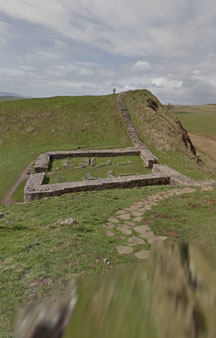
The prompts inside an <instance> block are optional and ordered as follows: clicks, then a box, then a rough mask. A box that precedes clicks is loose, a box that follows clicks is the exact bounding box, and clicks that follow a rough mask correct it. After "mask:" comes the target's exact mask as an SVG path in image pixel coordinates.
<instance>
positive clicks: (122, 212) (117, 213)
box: [116, 210, 127, 215]
mask: <svg viewBox="0 0 216 338" xmlns="http://www.w3.org/2000/svg"><path fill="white" fill-rule="evenodd" d="M126 213H127V211H126V210H118V211H117V212H116V215H123V214H126Z"/></svg>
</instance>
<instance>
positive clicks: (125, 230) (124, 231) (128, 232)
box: [117, 224, 132, 235]
mask: <svg viewBox="0 0 216 338" xmlns="http://www.w3.org/2000/svg"><path fill="white" fill-rule="evenodd" d="M117 230H119V231H120V232H121V233H122V234H124V235H131V234H132V230H131V229H130V228H129V227H128V226H126V225H122V224H120V225H119V226H118V227H117Z"/></svg>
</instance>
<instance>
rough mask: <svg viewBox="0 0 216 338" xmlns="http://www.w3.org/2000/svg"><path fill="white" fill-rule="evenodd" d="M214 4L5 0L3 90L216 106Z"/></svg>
mask: <svg viewBox="0 0 216 338" xmlns="http://www.w3.org/2000/svg"><path fill="white" fill-rule="evenodd" d="M215 36H216V6H215V1H213V0H181V1H179V0H151V1H150V0H133V1H131V0H118V1H114V0H0V79H1V81H0V91H10V92H15V93H19V94H23V95H27V96H34V97H36V96H39V97H41V96H54V95H83V94H84V95H86V94H95V95H101V94H108V93H111V92H112V88H113V87H116V88H117V91H118V92H119V91H123V90H127V89H135V88H148V89H149V90H151V91H152V92H153V93H154V94H155V95H157V96H158V97H159V99H160V100H161V101H162V102H163V103H168V102H169V103H179V104H202V103H216V67H215V54H216V43H215Z"/></svg>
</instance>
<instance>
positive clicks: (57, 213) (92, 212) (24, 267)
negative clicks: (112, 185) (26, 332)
mask: <svg viewBox="0 0 216 338" xmlns="http://www.w3.org/2000/svg"><path fill="white" fill-rule="evenodd" d="M169 189H170V187H149V188H135V189H120V190H107V191H95V192H94V191H93V192H83V193H76V194H71V195H64V196H61V197H59V198H48V199H45V200H40V201H35V202H31V203H26V204H21V205H9V206H5V207H3V208H2V211H3V213H4V215H5V217H4V218H3V219H1V220H0V234H1V242H0V271H1V274H0V285H1V288H0V299H1V303H0V318H1V319H0V337H1V338H8V337H9V333H8V332H9V330H10V328H11V322H12V320H13V316H14V313H15V311H16V310H17V308H18V307H19V306H20V305H21V304H27V303H31V302H37V301H41V299H42V298H43V299H44V297H45V296H47V295H51V296H52V297H56V296H57V294H59V293H61V291H63V290H64V289H65V286H66V285H67V283H68V281H69V280H70V279H71V278H72V277H80V276H83V275H86V274H89V273H96V272H101V271H104V270H109V269H113V268H115V267H117V266H119V265H121V264H132V263H135V262H136V258H135V257H134V256H133V255H129V256H120V255H119V254H118V253H117V251H116V246H117V245H125V244H126V243H127V242H126V241H127V236H126V238H125V239H124V238H122V234H121V233H120V232H119V233H118V234H117V233H116V234H115V236H114V237H112V238H109V237H107V236H106V234H105V232H106V229H105V228H104V227H103V224H104V223H105V222H107V220H108V219H109V218H110V217H114V216H115V212H116V211H117V210H119V209H121V208H127V207H129V206H130V205H131V204H132V203H133V202H135V201H139V200H140V199H142V198H144V197H145V196H146V197H147V196H148V195H150V194H154V193H156V192H157V191H159V190H163V191H165V190H169ZM70 217H73V218H74V219H75V220H77V221H78V222H79V223H78V224H77V225H73V226H69V225H65V226H62V225H59V224H56V222H57V221H58V220H61V219H68V218H70ZM105 258H107V259H108V260H109V261H110V265H107V264H104V259H105Z"/></svg>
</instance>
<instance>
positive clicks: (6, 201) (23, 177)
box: [2, 160, 35, 205]
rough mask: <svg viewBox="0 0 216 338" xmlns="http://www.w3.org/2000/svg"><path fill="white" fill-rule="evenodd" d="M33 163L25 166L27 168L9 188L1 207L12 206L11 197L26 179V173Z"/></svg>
mask: <svg viewBox="0 0 216 338" xmlns="http://www.w3.org/2000/svg"><path fill="white" fill-rule="evenodd" d="M34 162H35V160H34V161H32V162H31V163H29V164H28V165H27V167H26V168H25V169H24V170H23V171H22V172H21V173H20V175H19V176H18V177H17V179H16V181H15V182H14V184H13V185H12V186H11V187H10V189H9V191H8V192H7V194H6V195H5V197H4V199H3V201H2V204H3V205H7V204H13V203H14V202H13V200H12V195H13V193H14V191H15V190H16V189H17V188H18V186H19V185H20V183H22V182H23V181H24V180H26V179H27V178H28V172H29V171H30V170H31V168H32V165H33V164H34Z"/></svg>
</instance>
